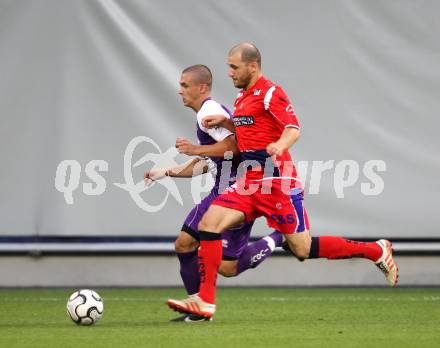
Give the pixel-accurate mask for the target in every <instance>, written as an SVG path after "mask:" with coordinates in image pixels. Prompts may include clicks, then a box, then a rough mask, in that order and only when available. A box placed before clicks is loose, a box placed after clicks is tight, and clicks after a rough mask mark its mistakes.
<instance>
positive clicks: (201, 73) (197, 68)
mask: <svg viewBox="0 0 440 348" xmlns="http://www.w3.org/2000/svg"><path fill="white" fill-rule="evenodd" d="M182 74H191V76H193V78H194V80H195V81H196V82H197V83H199V84H205V85H207V86H208V87H209V89H210V90H211V87H212V73H211V70H209V68H208V67H207V66H206V65H203V64H196V65H191V66H189V67H188V68H186V69H185V70H183V71H182Z"/></svg>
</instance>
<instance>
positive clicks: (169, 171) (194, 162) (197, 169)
mask: <svg viewBox="0 0 440 348" xmlns="http://www.w3.org/2000/svg"><path fill="white" fill-rule="evenodd" d="M207 171H208V163H207V162H206V161H205V160H204V159H203V158H193V159H191V160H189V161H188V162H185V163H182V164H180V165H178V166H175V167H170V168H159V167H154V168H152V169H150V170H147V171H145V173H144V181H145V183H146V184H151V182H153V181H157V180H160V179H162V178H164V177H166V176H171V177H175V178H191V177H193V176H197V175H200V174H203V173H206V172H207Z"/></svg>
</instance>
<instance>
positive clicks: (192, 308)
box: [167, 295, 215, 319]
mask: <svg viewBox="0 0 440 348" xmlns="http://www.w3.org/2000/svg"><path fill="white" fill-rule="evenodd" d="M167 305H168V307H170V308H171V309H174V310H175V311H176V312H179V313H186V314H195V315H198V316H202V317H205V318H207V319H209V318H212V317H213V316H214V313H215V304H211V303H207V302H205V301H203V300H202V299H201V298H200V297H199V296H198V295H196V296H194V295H193V296H190V297H188V298H186V299H184V300H173V299H169V300H168V301H167Z"/></svg>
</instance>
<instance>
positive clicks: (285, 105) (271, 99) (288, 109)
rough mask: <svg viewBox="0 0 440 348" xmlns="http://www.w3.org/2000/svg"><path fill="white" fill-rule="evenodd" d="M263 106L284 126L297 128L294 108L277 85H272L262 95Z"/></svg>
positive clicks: (297, 123)
mask: <svg viewBox="0 0 440 348" xmlns="http://www.w3.org/2000/svg"><path fill="white" fill-rule="evenodd" d="M264 108H265V109H266V110H268V111H269V112H270V113H271V114H272V116H273V117H274V119H275V120H277V121H278V122H279V123H281V125H282V126H283V127H284V128H288V127H293V128H297V129H299V128H300V127H299V122H298V119H297V117H296V114H295V109H294V108H293V105H292V103H291V102H290V100H289V98H288V97H287V95H286V93H285V92H284V91H283V90H282V89H281V88H280V87H278V86H272V87H271V88H269V90H268V91H267V93H266V95H265V97H264Z"/></svg>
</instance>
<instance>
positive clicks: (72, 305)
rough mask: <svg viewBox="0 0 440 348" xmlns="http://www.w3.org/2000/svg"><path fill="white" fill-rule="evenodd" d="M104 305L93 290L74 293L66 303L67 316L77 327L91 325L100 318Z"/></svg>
mask: <svg viewBox="0 0 440 348" xmlns="http://www.w3.org/2000/svg"><path fill="white" fill-rule="evenodd" d="M103 312H104V303H103V302H102V298H101V296H99V295H98V294H97V293H96V292H94V291H93V290H88V289H83V290H78V291H75V292H74V293H73V294H72V295H71V296H70V297H69V300H68V301H67V314H69V316H70V319H72V320H73V322H74V323H76V324H78V325H92V324H94V323H96V322H97V321H98V320H99V319H101V318H102V313H103Z"/></svg>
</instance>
